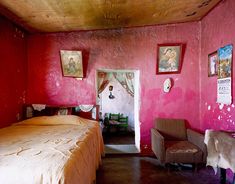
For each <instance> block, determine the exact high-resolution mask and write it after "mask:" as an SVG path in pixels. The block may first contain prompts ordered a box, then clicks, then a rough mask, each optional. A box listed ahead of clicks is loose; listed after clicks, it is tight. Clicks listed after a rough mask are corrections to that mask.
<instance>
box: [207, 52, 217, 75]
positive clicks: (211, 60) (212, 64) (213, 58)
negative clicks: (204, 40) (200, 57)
mask: <svg viewBox="0 0 235 184" xmlns="http://www.w3.org/2000/svg"><path fill="white" fill-rule="evenodd" d="M218 64H219V60H218V53H217V51H215V52H213V53H211V54H209V55H208V77H212V76H216V75H217V73H218Z"/></svg>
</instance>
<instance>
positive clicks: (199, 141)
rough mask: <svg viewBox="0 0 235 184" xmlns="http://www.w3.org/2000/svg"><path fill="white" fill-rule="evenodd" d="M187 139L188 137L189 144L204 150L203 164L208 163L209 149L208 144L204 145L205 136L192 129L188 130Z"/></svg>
mask: <svg viewBox="0 0 235 184" xmlns="http://www.w3.org/2000/svg"><path fill="white" fill-rule="evenodd" d="M187 137H188V141H189V142H191V143H193V144H195V145H196V146H197V147H199V148H200V149H201V150H202V152H203V163H206V157H207V148H206V144H205V143H204V137H205V136H204V135H202V134H201V133H198V132H196V131H194V130H192V129H187Z"/></svg>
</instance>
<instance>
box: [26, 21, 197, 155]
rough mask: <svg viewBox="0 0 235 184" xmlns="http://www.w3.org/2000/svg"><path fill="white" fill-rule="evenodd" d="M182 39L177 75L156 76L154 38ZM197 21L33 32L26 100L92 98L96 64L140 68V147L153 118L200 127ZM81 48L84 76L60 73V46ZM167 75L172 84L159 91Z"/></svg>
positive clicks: (162, 40) (83, 101)
mask: <svg viewBox="0 0 235 184" xmlns="http://www.w3.org/2000/svg"><path fill="white" fill-rule="evenodd" d="M175 42H176V43H179V42H180V43H185V44H186V50H185V55H184V61H183V67H182V72H181V74H175V75H156V74H155V71H156V57H157V55H156V53H157V44H158V43H175ZM198 48H199V26H198V23H185V24H177V25H166V26H153V27H144V28H132V29H121V30H104V31H88V32H72V33H55V34H34V35H31V36H29V40H28V68H29V71H28V90H27V91H28V98H27V102H28V103H45V104H54V105H61V104H63V105H65V104H66V105H74V104H90V103H95V102H96V96H95V95H96V94H95V74H96V70H97V69H134V70H140V86H141V89H140V93H141V97H140V102H141V103H140V104H141V107H140V121H141V125H140V127H141V151H142V153H150V152H151V148H150V128H152V127H153V121H154V119H155V118H156V117H170V118H185V119H186V120H187V121H188V122H189V124H190V126H192V127H193V128H197V127H198V126H199V113H198V112H199V109H198V108H199V94H198V92H199V86H198V84H199V82H198V74H199V54H198V53H199V49H198ZM61 49H68V50H83V51H84V53H85V57H84V60H85V62H88V68H87V76H86V78H85V79H84V80H82V81H78V80H76V79H73V78H66V77H63V76H62V72H61V63H60V55H59V51H60V50H61ZM168 77H171V78H173V80H174V87H173V89H172V91H171V92H170V93H169V94H165V93H164V92H163V90H162V87H163V82H164V80H165V79H166V78H168Z"/></svg>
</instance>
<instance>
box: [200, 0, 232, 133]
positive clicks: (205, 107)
mask: <svg viewBox="0 0 235 184" xmlns="http://www.w3.org/2000/svg"><path fill="white" fill-rule="evenodd" d="M234 7H235V1H234V0H226V1H222V2H221V3H220V4H219V5H218V6H217V7H216V8H215V9H214V10H213V11H212V12H210V13H209V14H208V15H207V16H206V17H205V18H204V19H203V20H202V21H201V59H200V68H201V69H200V75H199V76H200V86H201V87H200V91H201V101H200V110H201V111H200V115H201V116H200V117H201V118H200V123H201V129H203V130H205V129H208V128H209V129H217V130H235V103H234V102H233V104H231V105H224V106H222V105H220V104H217V103H216V100H217V77H208V74H207V72H208V54H209V53H211V52H213V51H215V50H217V49H218V48H220V47H223V46H225V45H227V44H233V46H235V36H234V35H235V11H234ZM234 50H235V48H234V49H233V56H234V53H235V52H234ZM233 63H234V59H233ZM234 69H235V65H234V64H233V74H234V71H235V70H234ZM234 76H235V75H233V79H232V80H233V82H232V83H233V88H232V89H233V99H234V98H235V86H234V79H235V78H234ZM233 101H234V100H233Z"/></svg>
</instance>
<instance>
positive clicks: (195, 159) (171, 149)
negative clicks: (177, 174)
mask: <svg viewBox="0 0 235 184" xmlns="http://www.w3.org/2000/svg"><path fill="white" fill-rule="evenodd" d="M165 146H166V160H165V162H166V163H171V162H176V163H200V162H201V160H202V151H201V150H200V149H199V148H198V147H197V146H195V145H194V144H192V143H190V142H189V141H166V143H165Z"/></svg>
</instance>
